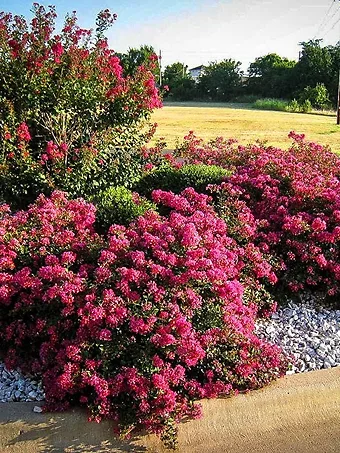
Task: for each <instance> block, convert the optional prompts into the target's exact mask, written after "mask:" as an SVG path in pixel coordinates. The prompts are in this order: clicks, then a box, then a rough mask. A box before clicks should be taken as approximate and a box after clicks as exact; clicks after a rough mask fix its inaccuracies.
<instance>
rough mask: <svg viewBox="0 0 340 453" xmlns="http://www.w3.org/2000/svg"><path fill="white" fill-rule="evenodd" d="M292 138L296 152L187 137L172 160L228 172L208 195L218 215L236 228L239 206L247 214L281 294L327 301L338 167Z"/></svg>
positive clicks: (333, 280) (333, 279) (334, 253)
mask: <svg viewBox="0 0 340 453" xmlns="http://www.w3.org/2000/svg"><path fill="white" fill-rule="evenodd" d="M289 136H290V138H292V139H293V145H292V146H291V147H290V148H289V149H288V150H287V151H283V150H281V149H277V148H273V147H270V146H269V147H267V146H264V145H260V144H258V145H250V146H240V145H237V144H236V143H235V141H234V140H223V139H222V138H218V139H216V140H214V141H212V142H210V143H208V144H204V143H203V142H202V140H200V139H198V138H197V137H195V135H194V134H193V133H189V134H188V135H187V136H186V138H185V142H184V144H183V146H182V147H181V148H180V147H179V148H178V149H177V151H176V153H177V155H180V156H181V157H182V158H183V159H184V162H187V163H204V164H214V165H221V166H222V167H224V168H227V169H231V170H232V171H233V174H232V175H231V176H230V177H229V178H228V179H227V181H226V182H224V183H222V184H221V185H220V186H219V187H214V188H213V189H212V190H213V192H214V193H215V196H216V194H219V196H220V199H219V202H218V203H217V207H218V211H219V212H220V214H222V217H224V218H225V217H229V223H231V222H234V223H235V226H236V227H237V222H238V216H239V215H241V216H242V206H243V209H245V208H246V207H247V208H249V209H250V211H251V213H252V215H253V216H254V217H255V219H256V233H255V237H254V242H255V243H256V244H257V245H258V246H259V247H260V249H261V250H262V251H263V252H266V253H267V252H269V253H271V254H272V255H273V256H274V258H275V259H276V260H277V262H278V266H277V271H278V277H279V282H280V285H279V288H280V289H288V290H291V291H294V292H297V291H301V290H303V289H306V288H311V289H320V290H322V291H325V292H326V293H327V294H328V295H330V296H332V295H334V294H336V293H338V292H339V289H340V285H339V283H340V255H339V240H340V191H339V189H340V186H339V176H340V160H339V158H338V157H337V156H336V155H335V154H333V153H331V152H330V151H329V150H328V149H327V148H325V147H323V146H321V145H318V144H315V143H310V142H306V141H305V139H304V135H299V134H296V133H294V132H291V133H290V135H289ZM237 204H238V205H239V207H238V208H237ZM236 208H237V209H236Z"/></svg>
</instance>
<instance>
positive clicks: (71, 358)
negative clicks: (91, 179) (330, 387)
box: [0, 189, 287, 446]
mask: <svg viewBox="0 0 340 453" xmlns="http://www.w3.org/2000/svg"><path fill="white" fill-rule="evenodd" d="M153 198H154V202H156V203H158V204H160V205H163V206H166V207H167V208H168V209H169V210H170V213H169V215H168V216H167V217H164V216H160V215H159V214H157V213H156V212H154V211H149V212H147V213H145V214H144V215H143V216H141V217H139V218H138V219H137V220H136V221H135V222H133V223H131V224H130V226H128V227H123V226H119V225H113V226H112V227H111V228H110V230H109V233H108V236H107V237H106V238H105V237H99V236H98V235H96V234H95V232H94V230H93V224H94V220H95V214H94V207H93V206H92V205H91V204H88V203H86V202H84V201H83V200H74V201H68V200H67V199H66V198H65V195H64V194H63V193H60V192H55V193H54V194H53V195H52V197H51V199H48V198H45V197H44V196H40V197H39V199H38V200H37V202H36V203H35V204H34V205H32V206H31V207H30V208H29V209H28V210H27V211H22V212H17V213H15V214H11V213H10V212H8V208H6V207H3V208H2V220H1V221H0V232H1V233H2V234H1V235H0V238H1V239H0V248H1V261H0V270H1V272H0V331H1V333H2V334H1V337H0V350H1V351H2V352H3V353H4V356H5V361H6V364H7V366H9V367H14V366H20V367H21V368H22V369H23V370H25V371H30V372H34V373H38V374H40V375H41V376H42V378H43V383H44V388H45V392H46V409H61V408H65V407H67V406H68V405H69V404H74V403H81V404H84V405H86V406H88V407H90V409H91V417H92V418H93V419H95V420H97V421H99V420H100V419H101V418H103V417H105V418H110V419H113V420H115V421H116V422H117V428H118V429H119V430H120V432H121V433H122V434H125V435H126V434H128V433H129V431H130V430H132V429H134V428H146V429H147V430H148V431H149V432H156V433H158V434H161V435H162V436H163V439H164V440H165V441H166V442H167V443H168V445H172V446H173V445H174V442H175V432H176V429H175V425H176V423H177V422H179V421H180V420H181V419H182V418H183V417H185V416H190V417H196V416H198V415H199V413H200V408H199V405H198V404H197V403H196V402H195V401H196V400H198V399H201V398H212V397H216V396H223V395H229V394H231V393H233V392H237V391H238V390H245V389H251V388H257V387H259V386H261V385H263V384H265V383H267V382H269V381H271V380H272V379H274V378H275V377H278V376H281V375H282V374H284V372H285V369H286V366H287V361H286V359H285V358H284V357H283V356H282V354H281V352H280V350H279V349H278V348H276V347H274V346H271V345H269V344H266V343H265V342H263V341H262V340H260V339H259V338H257V337H256V336H255V335H254V331H253V329H254V321H255V318H256V316H257V315H258V313H259V311H263V310H265V309H266V310H268V309H269V310H270V309H273V308H274V307H273V306H272V305H271V306H270V305H269V306H268V304H267V306H266V305H261V304H259V305H257V304H256V303H255V302H254V299H253V297H252V296H251V294H252V292H254V291H256V290H259V289H260V288H261V286H262V284H263V283H264V282H265V281H267V282H269V281H272V282H274V281H275V275H274V273H273V270H272V268H271V266H270V264H269V263H268V262H267V261H266V259H265V257H264V256H263V255H262V254H261V252H260V250H259V249H257V248H256V247H255V246H254V245H253V244H252V243H250V242H249V243H246V244H243V245H240V244H239V243H238V242H237V241H236V240H235V239H233V238H232V237H231V236H229V234H228V230H227V226H226V224H225V222H224V221H223V220H222V219H221V218H219V217H218V216H217V215H216V213H215V212H214V210H213V208H212V206H211V205H210V199H209V197H207V196H206V195H202V194H197V193H196V192H195V191H194V190H193V189H186V190H185V191H183V193H182V194H180V195H174V194H172V193H170V192H163V191H160V190H159V191H155V192H154V194H153ZM51 238H53V240H52V239H51Z"/></svg>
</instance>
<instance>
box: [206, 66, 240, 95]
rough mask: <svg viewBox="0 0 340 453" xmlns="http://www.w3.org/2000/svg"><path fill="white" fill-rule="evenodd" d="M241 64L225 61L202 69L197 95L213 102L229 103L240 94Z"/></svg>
mask: <svg viewBox="0 0 340 453" xmlns="http://www.w3.org/2000/svg"><path fill="white" fill-rule="evenodd" d="M242 74H243V73H242V71H241V62H240V61H235V60H231V59H230V58H229V59H225V60H223V61H221V62H212V63H209V65H208V66H205V67H204V71H203V74H202V75H201V76H200V79H199V83H198V91H199V93H200V94H201V95H202V96H203V97H206V98H208V99H211V100H215V101H230V100H231V99H233V98H234V97H235V96H237V95H238V94H240V89H241V76H242Z"/></svg>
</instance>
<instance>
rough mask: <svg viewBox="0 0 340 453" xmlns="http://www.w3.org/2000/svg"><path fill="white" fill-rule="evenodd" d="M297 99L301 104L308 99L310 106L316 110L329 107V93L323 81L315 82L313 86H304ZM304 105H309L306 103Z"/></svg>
mask: <svg viewBox="0 0 340 453" xmlns="http://www.w3.org/2000/svg"><path fill="white" fill-rule="evenodd" d="M299 101H300V104H301V105H304V103H305V102H307V101H309V103H310V105H311V107H314V108H316V109H318V110H324V109H328V108H329V107H330V100H329V93H328V90H327V88H326V87H325V85H324V84H323V83H317V84H316V85H315V87H310V86H307V87H305V88H304V90H303V91H302V92H301V93H300V96H299ZM306 105H307V106H309V104H308V103H307V104H306Z"/></svg>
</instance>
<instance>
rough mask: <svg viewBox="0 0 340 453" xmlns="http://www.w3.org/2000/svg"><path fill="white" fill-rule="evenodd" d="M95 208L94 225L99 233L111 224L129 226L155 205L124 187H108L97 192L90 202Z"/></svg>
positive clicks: (154, 208) (154, 207)
mask: <svg viewBox="0 0 340 453" xmlns="http://www.w3.org/2000/svg"><path fill="white" fill-rule="evenodd" d="M92 201H93V202H94V204H95V205H96V208H97V216H96V223H97V229H98V230H99V231H100V232H103V231H107V230H108V229H109V227H110V226H111V225H113V224H121V225H129V223H130V222H132V220H134V219H136V218H137V217H139V216H140V215H143V214H144V213H145V212H146V211H149V210H150V209H153V210H156V205H155V204H154V203H152V202H150V201H149V200H146V199H145V198H143V197H141V196H139V195H138V194H136V193H133V192H132V191H131V190H129V189H127V188H126V187H122V186H120V187H110V188H109V189H107V190H105V191H102V192H99V194H98V195H97V196H96V197H94V198H93V200H92Z"/></svg>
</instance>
